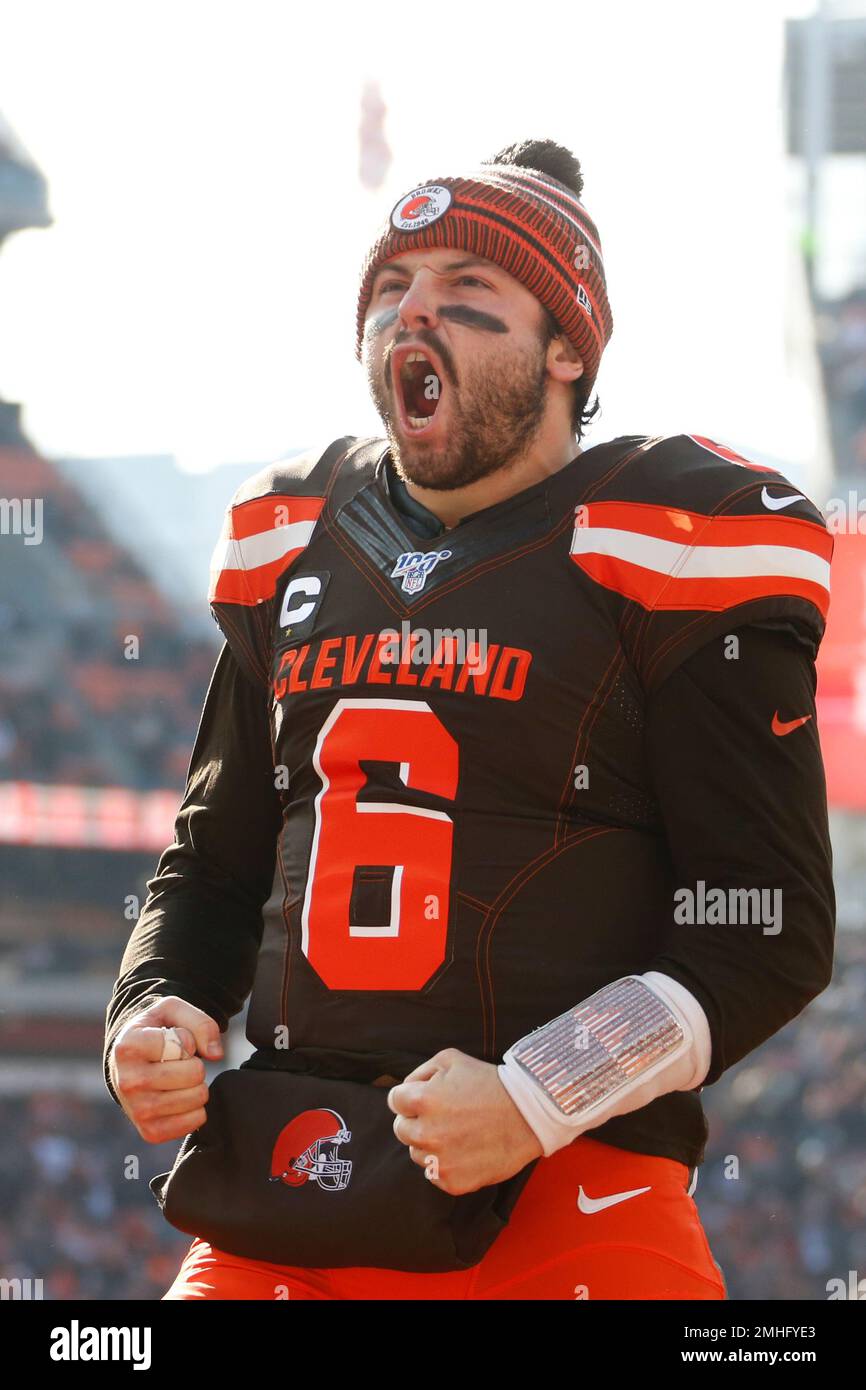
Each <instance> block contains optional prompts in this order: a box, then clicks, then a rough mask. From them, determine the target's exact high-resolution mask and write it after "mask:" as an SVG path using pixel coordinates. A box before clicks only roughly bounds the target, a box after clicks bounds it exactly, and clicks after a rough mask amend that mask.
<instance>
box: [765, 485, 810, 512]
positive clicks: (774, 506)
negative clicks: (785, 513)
mask: <svg viewBox="0 0 866 1390" xmlns="http://www.w3.org/2000/svg"><path fill="white" fill-rule="evenodd" d="M761 501H762V502H763V504H764V506H765V507H768V508H769V510H770V511H771V512H780V511H781V510H782V508H783V507H790V505H791V503H792V502H805V501H806V498H805V497H804V496H803V494H802V492H794V493H788V494H787V495H786V496H785V497H771V496H770V494H769V492H768V491H767V489H766V488H765V487H762V488H761Z"/></svg>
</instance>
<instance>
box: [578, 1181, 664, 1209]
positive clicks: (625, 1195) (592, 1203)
mask: <svg viewBox="0 0 866 1390" xmlns="http://www.w3.org/2000/svg"><path fill="white" fill-rule="evenodd" d="M649 1191H651V1188H649V1187H635V1188H633V1189H632V1191H631V1192H614V1193H613V1195H612V1196H611V1197H587V1195H586V1193H585V1192H584V1190H583V1188H582V1187H580V1188H578V1192H577V1205H578V1210H580V1211H582V1212H583V1213H584V1215H585V1216H592V1215H593V1213H594V1212H597V1211H604V1209H605V1207H615V1206H616V1205H617V1204H618V1203H619V1202H627V1201H628V1199H629V1198H630V1197H639V1196H640V1195H641V1193H642V1192H649Z"/></svg>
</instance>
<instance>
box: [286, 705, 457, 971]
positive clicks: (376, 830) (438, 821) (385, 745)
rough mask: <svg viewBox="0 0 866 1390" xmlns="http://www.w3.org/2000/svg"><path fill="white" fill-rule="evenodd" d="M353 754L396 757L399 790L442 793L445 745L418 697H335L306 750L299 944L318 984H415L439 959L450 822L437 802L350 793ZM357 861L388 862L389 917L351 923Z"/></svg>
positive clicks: (448, 771)
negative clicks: (314, 790)
mask: <svg viewBox="0 0 866 1390" xmlns="http://www.w3.org/2000/svg"><path fill="white" fill-rule="evenodd" d="M362 761H370V762H387V763H399V765H400V780H401V782H403V783H404V785H405V786H406V787H408V788H409V789H410V790H411V791H419V792H426V793H428V794H430V795H433V796H440V797H444V798H446V799H447V800H449V801H453V799H454V796H455V794H456V791H457V777H458V751H457V744H456V742H455V741H454V739H453V738H452V737H451V735H450V734H449V732H448V730H447V729H446V728H445V726H444V725H443V724H442V723H441V722H440V720H439V719H438V718H437V717H436V715H435V714H434V713H433V711H432V710H431V708H430V706H429V705H428V704H426V703H425V702H424V701H423V700H338V701H337V703H336V705H335V706H334V708H333V710H332V711H331V713H330V715H329V716H328V718H327V719H326V721H325V723H324V724H323V726H322V728H321V730H320V732H319V737H318V740H317V742H316V750H315V753H314V754H313V766H314V767H315V769H316V772H317V774H318V776H319V779H320V781H321V783H322V790H321V791H320V792H319V794H318V796H317V797H316V823H315V831H314V834H313V847H312V853H311V855H310V871H309V874H308V877H307V891H306V894H305V897H304V907H303V912H302V916H301V925H302V948H303V951H304V955H305V956H306V957H307V959H308V960H309V962H310V964H311V965H312V967H313V969H314V970H316V971H317V973H318V974H319V975H320V976H321V978H322V980H324V982H325V984H326V985H327V986H328V988H329V989H408V990H416V989H421V988H422V987H423V986H424V985H425V984H426V983H427V981H428V980H429V979H430V977H431V975H432V974H433V973H434V971H436V970H437V969H438V967H439V966H440V965H441V964H442V961H443V960H444V958H445V943H446V940H447V937H448V900H449V889H450V879H451V855H452V840H453V834H454V823H453V821H452V819H451V817H450V816H448V815H446V814H445V812H444V811H432V810H428V809H426V808H423V807H420V806H407V805H404V804H403V803H401V802H393V801H381V802H369V801H366V802H365V801H362V802H359V801H358V799H357V798H358V792H359V791H360V789H361V787H362V786H363V785H364V782H365V780H366V778H365V775H364V772H363V771H362V769H361V762H362ZM359 865H371V866H372V865H379V866H384V865H390V866H393V878H392V884H391V908H390V920H389V921H388V922H383V923H382V924H381V925H379V926H356V925H353V924H352V921H351V916H350V903H351V897H352V885H353V882H354V876H355V869H356V867H358V866H359Z"/></svg>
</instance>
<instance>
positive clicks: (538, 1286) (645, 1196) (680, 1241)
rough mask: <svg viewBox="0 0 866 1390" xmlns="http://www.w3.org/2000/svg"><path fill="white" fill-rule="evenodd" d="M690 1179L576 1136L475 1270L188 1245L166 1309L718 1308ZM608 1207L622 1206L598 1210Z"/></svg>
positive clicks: (718, 1277)
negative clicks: (568, 1302) (298, 1305)
mask: <svg viewBox="0 0 866 1390" xmlns="http://www.w3.org/2000/svg"><path fill="white" fill-rule="evenodd" d="M689 1177H690V1174H689V1170H688V1169H687V1168H686V1166H685V1164H683V1163H677V1162H675V1161H674V1160H673V1159H669V1158H653V1157H651V1156H649V1155H647V1154H637V1153H629V1152H628V1151H627V1150H625V1149H617V1148H614V1147H613V1146H612V1145H610V1144H601V1143H599V1142H598V1141H597V1140H595V1139H588V1138H585V1137H583V1136H581V1137H580V1138H578V1139H576V1140H575V1141H574V1143H572V1144H569V1145H568V1146H567V1147H566V1148H564V1149H560V1150H559V1151H558V1152H557V1153H555V1154H553V1155H551V1157H550V1158H543V1159H541V1160H540V1161H539V1163H538V1164H537V1166H536V1168H535V1171H534V1172H533V1174H532V1176H531V1178H530V1179H529V1182H528V1183H527V1184H526V1187H525V1188H524V1189H523V1192H522V1193H521V1194H520V1197H519V1198H518V1201H517V1203H516V1205H515V1208H514V1211H513V1212H512V1215H511V1220H510V1222H509V1223H508V1225H507V1226H506V1227H505V1230H504V1231H503V1232H502V1234H501V1235H500V1236H498V1237H497V1239H496V1240H495V1241H494V1243H493V1245H492V1246H491V1247H490V1249H489V1250H488V1252H487V1254H486V1255H485V1256H484V1258H483V1260H481V1262H480V1264H477V1265H474V1266H473V1268H472V1269H467V1270H458V1271H456V1272H455V1273H449V1274H408V1273H406V1272H405V1271H404V1270H396V1269H374V1268H345V1269H301V1268H298V1267H296V1266H292V1265H275V1264H264V1263H262V1262H261V1261H258V1260H248V1259H244V1258H243V1257H242V1256H240V1255H230V1254H227V1253H226V1252H225V1251H224V1250H216V1249H214V1247H213V1246H211V1245H208V1244H206V1242H205V1241H202V1240H194V1241H193V1243H192V1245H191V1246H190V1249H189V1251H188V1253H187V1255H186V1257H185V1259H184V1261H183V1264H182V1265H181V1268H180V1272H179V1274H178V1276H177V1278H176V1279H175V1281H174V1283H173V1284H172V1286H171V1288H170V1289H169V1290H168V1292H167V1293H166V1294H164V1295H163V1298H164V1299H183V1300H185V1299H190V1300H191V1299H198V1298H214V1299H269V1300H280V1299H386V1300H391V1299H701V1300H703V1299H724V1298H726V1297H727V1293H726V1289H725V1284H724V1280H723V1278H722V1273H721V1270H720V1269H719V1267H718V1265H717V1264H716V1262H715V1260H714V1259H713V1256H712V1254H711V1252H710V1248H709V1245H708V1244H707V1238H706V1235H705V1234H704V1230H703V1227H702V1226H701V1222H700V1218H699V1216H698V1212H697V1208H696V1207H695V1204H694V1202H693V1201H692V1198H691V1197H690V1195H689V1192H688V1188H689ZM639 1189H644V1190H643V1191H640V1190H639ZM628 1194H631V1195H628ZM609 1197H615V1198H617V1199H618V1200H616V1201H614V1202H611V1203H606V1204H602V1202H603V1199H605V1198H609Z"/></svg>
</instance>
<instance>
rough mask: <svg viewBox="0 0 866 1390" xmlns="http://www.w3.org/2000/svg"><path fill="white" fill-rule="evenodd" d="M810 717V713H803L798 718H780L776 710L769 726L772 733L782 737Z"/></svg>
mask: <svg viewBox="0 0 866 1390" xmlns="http://www.w3.org/2000/svg"><path fill="white" fill-rule="evenodd" d="M811 718H812V716H811V714H804V715H803V716H802V718H800V719H780V718H779V711H778V710H776V713H775V714H774V715H773V722H772V723H771V725H770V728H771V729H772V730H773V733H774V734H778V735H779V737H780V738H784V736H785V734H789V733H790V732H791V730H792V729H799V727H800V725H801V724H805V723H806V721H807V720H808V719H811Z"/></svg>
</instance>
